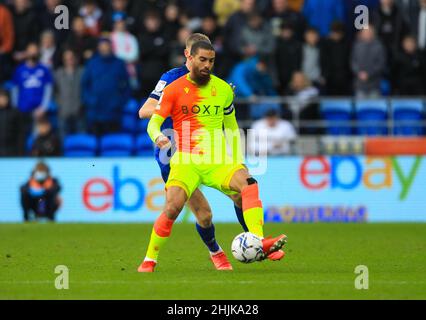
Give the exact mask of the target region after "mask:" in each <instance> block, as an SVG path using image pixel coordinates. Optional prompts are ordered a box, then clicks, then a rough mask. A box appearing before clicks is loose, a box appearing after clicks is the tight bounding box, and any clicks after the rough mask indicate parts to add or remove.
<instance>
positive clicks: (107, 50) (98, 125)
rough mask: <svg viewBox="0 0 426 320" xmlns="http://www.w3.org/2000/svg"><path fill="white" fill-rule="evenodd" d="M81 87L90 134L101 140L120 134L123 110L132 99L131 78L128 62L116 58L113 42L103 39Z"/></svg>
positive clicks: (87, 67) (88, 66)
mask: <svg viewBox="0 0 426 320" xmlns="http://www.w3.org/2000/svg"><path fill="white" fill-rule="evenodd" d="M81 85H82V96H83V97H82V98H83V104H84V106H85V108H86V117H87V119H86V120H87V127H88V131H89V132H90V133H92V134H95V135H98V136H100V135H104V134H107V133H113V132H117V131H119V130H120V119H121V111H122V110H121V108H122V106H124V105H125V104H126V102H127V101H128V99H129V97H130V89H129V77H128V73H127V70H126V66H125V64H124V62H123V61H122V60H120V59H118V58H116V57H115V56H114V55H113V53H112V47H111V42H110V40H109V38H106V37H101V38H100V40H99V44H98V53H97V54H96V55H95V56H94V57H93V58H92V59H90V60H89V61H88V63H87V66H86V69H85V71H84V74H83V78H82V83H81Z"/></svg>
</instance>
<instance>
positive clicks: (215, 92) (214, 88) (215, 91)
mask: <svg viewBox="0 0 426 320" xmlns="http://www.w3.org/2000/svg"><path fill="white" fill-rule="evenodd" d="M211 93H212V97H216V95H217V90H216V87H212V92H211Z"/></svg>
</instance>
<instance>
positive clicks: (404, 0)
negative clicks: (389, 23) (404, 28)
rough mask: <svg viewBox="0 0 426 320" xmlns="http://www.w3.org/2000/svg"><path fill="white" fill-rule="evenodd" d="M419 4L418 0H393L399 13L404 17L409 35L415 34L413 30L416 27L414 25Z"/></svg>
mask: <svg viewBox="0 0 426 320" xmlns="http://www.w3.org/2000/svg"><path fill="white" fill-rule="evenodd" d="M420 2H421V1H419V0H395V3H396V5H397V6H398V9H399V11H400V12H401V13H402V15H403V17H404V21H405V23H406V24H407V25H408V26H409V29H410V33H411V34H414V33H415V32H416V30H415V28H416V27H417V26H416V25H415V24H414V23H415V21H416V18H417V16H418V14H419V10H420Z"/></svg>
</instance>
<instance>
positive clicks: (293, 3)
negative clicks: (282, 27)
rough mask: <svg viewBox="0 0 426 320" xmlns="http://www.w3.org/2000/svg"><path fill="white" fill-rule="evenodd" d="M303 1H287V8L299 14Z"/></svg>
mask: <svg viewBox="0 0 426 320" xmlns="http://www.w3.org/2000/svg"><path fill="white" fill-rule="evenodd" d="M304 1H305V0H288V6H289V7H290V8H291V9H292V10H294V11H296V12H301V11H302V9H303V3H304Z"/></svg>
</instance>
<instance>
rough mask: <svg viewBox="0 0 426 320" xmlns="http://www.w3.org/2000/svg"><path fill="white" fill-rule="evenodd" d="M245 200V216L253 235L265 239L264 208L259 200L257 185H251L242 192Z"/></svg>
mask: <svg viewBox="0 0 426 320" xmlns="http://www.w3.org/2000/svg"><path fill="white" fill-rule="evenodd" d="M241 197H242V200H243V216H244V221H245V222H246V225H247V228H248V229H249V231H250V232H251V233H254V234H255V235H257V236H258V237H261V238H263V208H262V201H260V199H259V187H258V185H257V183H255V184H250V185H248V186H247V187H245V188H244V189H243V190H241Z"/></svg>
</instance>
